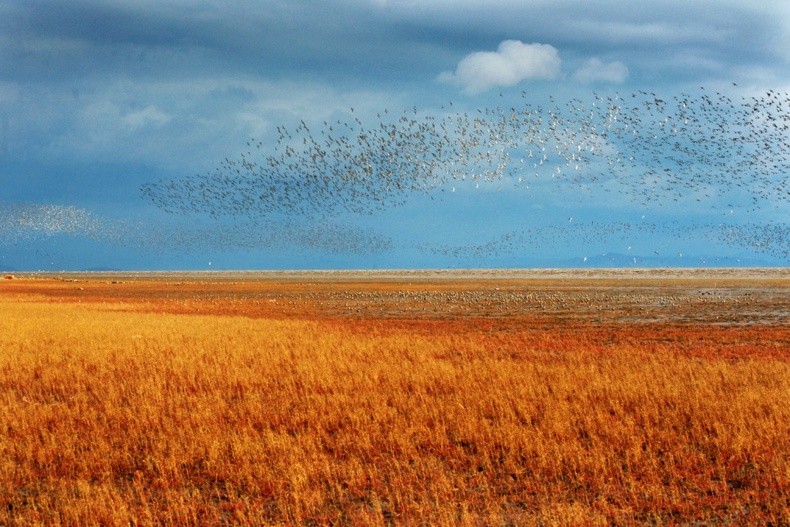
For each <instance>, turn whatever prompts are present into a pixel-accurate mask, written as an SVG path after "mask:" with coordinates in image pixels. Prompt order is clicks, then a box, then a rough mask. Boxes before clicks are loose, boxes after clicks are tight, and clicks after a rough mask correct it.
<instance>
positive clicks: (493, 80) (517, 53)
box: [439, 40, 561, 94]
mask: <svg viewBox="0 0 790 527" xmlns="http://www.w3.org/2000/svg"><path fill="white" fill-rule="evenodd" d="M560 63H561V61H560V57H559V53H558V52H557V49H556V48H554V47H553V46H550V45H548V44H538V43H533V44H524V43H523V42H521V41H519V40H504V41H502V42H501V43H500V44H499V47H498V48H497V50H496V51H476V52H474V53H471V54H469V55H467V56H466V57H464V58H463V59H461V61H460V62H459V63H458V67H457V68H456V70H455V73H452V72H449V71H446V72H443V73H442V74H441V75H439V80H440V81H442V82H452V83H454V84H458V85H459V86H461V87H463V89H464V90H465V91H466V92H468V93H471V94H475V93H480V92H484V91H486V90H488V89H490V88H493V87H495V86H513V85H515V84H518V83H519V82H521V81H524V80H528V79H555V78H557V77H558V76H559V73H560Z"/></svg>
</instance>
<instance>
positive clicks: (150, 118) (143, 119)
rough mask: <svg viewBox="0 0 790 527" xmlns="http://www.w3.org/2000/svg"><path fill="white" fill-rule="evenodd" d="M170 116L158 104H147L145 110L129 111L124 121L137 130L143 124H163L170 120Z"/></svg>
mask: <svg viewBox="0 0 790 527" xmlns="http://www.w3.org/2000/svg"><path fill="white" fill-rule="evenodd" d="M170 119H171V118H170V116H169V115H167V114H166V113H164V112H163V111H162V110H160V109H159V108H157V107H156V106H146V107H145V108H144V109H143V110H139V111H137V112H130V113H127V114H126V115H125V116H124V117H123V121H124V122H125V123H126V124H127V126H129V127H130V128H132V129H134V130H136V129H138V128H141V127H143V126H147V125H153V126H161V125H163V124H167V123H169V122H170Z"/></svg>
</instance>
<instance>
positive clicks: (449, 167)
mask: <svg viewBox="0 0 790 527" xmlns="http://www.w3.org/2000/svg"><path fill="white" fill-rule="evenodd" d="M700 91H701V93H700V94H699V95H697V96H692V95H688V94H681V95H678V96H674V97H671V98H661V97H659V96H658V95H656V94H655V93H648V92H644V91H640V92H635V93H632V94H630V95H624V96H621V95H619V94H614V95H611V96H601V95H598V94H595V93H594V94H593V95H592V97H591V98H590V99H589V100H587V101H583V100H581V99H573V100H570V101H568V102H567V103H565V104H562V105H560V104H558V103H554V102H553V101H552V106H549V107H542V106H533V105H531V104H530V103H528V102H526V99H525V102H524V104H523V105H521V106H520V107H518V108H517V107H515V106H511V107H509V108H502V107H496V108H493V109H490V108H486V109H480V110H477V111H476V112H472V113H469V112H464V113H451V112H449V113H448V112H446V111H445V113H443V114H441V115H435V114H433V113H426V114H422V113H420V112H419V111H418V109H417V108H416V107H415V108H412V109H411V110H407V111H405V112H403V113H402V114H401V115H400V116H398V117H392V116H391V114H390V112H388V111H387V110H385V111H384V112H383V114H381V113H379V114H378V115H377V119H378V121H377V123H376V124H375V125H374V126H366V125H364V124H363V122H362V120H361V119H360V118H359V117H356V116H355V115H354V113H353V109H352V112H351V113H350V116H349V118H348V119H345V120H341V119H337V120H335V121H334V122H327V121H324V122H323V125H322V126H320V127H319V128H318V129H317V130H316V131H313V130H312V129H311V127H310V126H308V124H307V123H306V122H305V121H304V120H302V121H301V123H300V124H299V125H298V126H297V127H296V128H295V129H294V130H288V129H286V128H285V127H282V126H280V127H278V128H277V130H278V137H277V139H276V144H275V145H274V147H273V151H272V149H270V145H268V144H264V143H263V142H260V141H258V142H256V141H254V140H252V141H250V142H248V144H247V146H248V150H247V151H246V152H244V153H242V154H241V156H240V157H239V158H238V159H230V158H225V160H224V162H222V163H221V165H220V166H219V167H217V169H216V170H215V171H214V172H211V173H208V174H201V175H195V176H190V177H185V178H183V179H179V180H168V181H163V182H159V183H153V184H149V185H146V186H144V187H143V189H142V190H143V194H144V195H145V196H146V197H147V198H148V199H149V200H151V201H153V202H154V203H156V204H157V205H158V206H160V207H161V208H162V209H164V210H167V211H171V212H178V213H194V212H199V213H208V214H210V215H213V216H243V217H246V218H250V217H265V216H269V215H275V214H284V215H290V216H294V215H297V216H302V217H304V216H310V217H319V216H325V215H331V214H333V213H337V212H343V211H349V212H354V213H371V212H375V211H376V210H379V209H386V208H390V207H393V206H397V205H400V204H402V203H404V202H405V201H406V200H407V199H408V197H409V195H410V194H411V193H414V192H421V193H431V192H433V191H435V190H437V189H443V190H451V189H453V188H455V186H457V185H459V184H461V182H463V181H467V180H469V181H474V182H476V183H475V184H476V185H479V184H484V183H491V182H496V183H497V184H498V185H502V184H503V183H504V184H508V183H510V184H513V185H516V186H518V185H519V184H523V185H528V184H529V182H530V181H532V180H534V178H541V177H543V178H550V179H554V180H557V181H558V182H564V183H566V184H568V183H570V184H574V185H579V186H582V185H595V184H600V183H601V182H603V181H612V182H613V183H615V184H616V185H617V187H618V188H619V189H620V190H621V191H622V192H625V193H629V194H631V196H632V197H633V199H635V200H636V201H638V202H640V203H645V204H647V203H651V202H655V203H658V204H662V203H666V202H668V201H672V200H678V199H682V198H683V197H684V196H687V195H689V194H690V193H693V194H694V195H695V196H697V197H696V199H697V200H699V201H706V200H712V198H714V197H721V196H726V195H727V194H728V193H730V192H731V191H736V193H737V194H739V195H748V197H749V198H750V200H751V206H752V207H753V208H757V207H760V206H762V205H764V204H766V203H777V202H781V203H785V202H787V201H788V198H789V197H790V187H788V184H787V183H788V177H787V176H788V174H789V173H790V142H788V130H789V128H788V127H789V126H790V112H789V111H788V110H790V97H789V96H788V95H787V94H779V93H777V92H774V91H768V92H767V93H766V94H765V95H763V96H761V97H743V98H741V99H740V100H738V101H734V100H732V99H731V98H729V97H727V96H726V95H724V94H722V93H718V92H717V93H715V94H713V95H708V94H707V93H705V90H704V89H701V90H700ZM523 97H525V98H526V94H524V95H523ZM451 107H452V106H450V108H451Z"/></svg>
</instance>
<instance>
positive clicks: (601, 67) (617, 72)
mask: <svg viewBox="0 0 790 527" xmlns="http://www.w3.org/2000/svg"><path fill="white" fill-rule="evenodd" d="M627 77H628V68H627V67H626V65H625V64H623V63H622V62H620V61H615V62H610V63H608V64H604V63H603V62H602V61H601V59H598V58H596V57H593V58H591V59H590V60H588V61H587V62H585V63H584V65H583V66H582V67H581V68H579V69H578V70H576V72H575V73H574V74H573V78H574V79H575V80H577V81H579V82H583V83H585V84H590V83H593V82H612V83H616V84H619V83H621V82H623V81H624V80H625V79H626V78H627Z"/></svg>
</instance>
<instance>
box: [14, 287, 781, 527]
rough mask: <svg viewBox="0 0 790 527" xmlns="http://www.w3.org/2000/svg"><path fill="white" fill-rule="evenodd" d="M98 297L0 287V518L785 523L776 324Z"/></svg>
mask: <svg viewBox="0 0 790 527" xmlns="http://www.w3.org/2000/svg"><path fill="white" fill-rule="evenodd" d="M17 282H19V281H15V283H17ZM86 289H90V288H89V287H87V286H86ZM88 292H89V293H90V294H91V295H94V294H93V293H91V292H90V291H88ZM187 296H188V295H187ZM96 298H98V297H96V296H95V295H94V296H93V299H94V301H89V300H90V298H88V297H82V298H80V301H79V302H78V301H76V300H74V299H70V300H69V301H65V302H62V300H63V298H59V297H53V296H49V297H42V296H40V295H39V296H36V295H33V294H32V293H30V294H28V293H26V294H19V295H16V296H14V295H10V294H7V293H4V294H2V295H0V524H3V525H37V524H45V525H91V524H101V525H217V524H220V525H221V524H234V525H275V524H276V525H282V524H290V525H316V524H318V525H326V524H338V523H339V524H350V525H388V524H427V525H480V524H483V525H489V524H491V525H501V524H504V525H520V524H541V525H574V524H575V525H609V524H613V523H616V524H626V525H627V524H644V523H649V524H658V525H664V524H666V525H673V524H684V523H685V524H688V523H694V522H698V523H700V524H701V523H704V522H711V524H716V522H718V523H721V524H742V523H751V524H773V525H781V524H788V523H790V502H789V501H788V496H790V461H788V460H790V442H789V441H788V440H787V438H788V437H790V405H788V404H787V401H788V400H790V363H789V362H788V358H790V353H789V352H788V347H787V342H788V330H787V328H785V327H783V326H776V327H760V328H751V327H720V326H710V325H707V326H706V325H699V324H698V325H693V324H692V325H688V324H686V325H673V324H652V325H651V324H644V325H639V324H617V325H605V324H604V325H593V324H588V323H585V322H579V321H574V320H573V318H572V317H569V318H568V317H566V319H565V322H559V321H557V320H555V321H553V322H552V324H551V325H550V326H547V324H546V323H545V320H541V319H540V318H539V316H538V315H536V316H535V317H534V318H529V317H519V318H517V319H512V320H503V319H497V320H489V319H484V318H474V319H468V320H459V319H457V318H447V319H441V320H417V319H413V318H406V319H403V318H401V319H393V318H386V317H385V318H379V319H373V318H357V319H354V318H349V317H325V318H320V317H319V318H316V317H312V318H309V319H308V318H306V317H296V316H288V317H279V318H278V317H273V316H267V317H246V316H238V314H228V312H227V311H228V305H227V302H228V301H227V300H222V299H219V300H218V299H217V298H216V297H213V298H204V299H203V300H201V301H200V302H202V303H201V304H200V310H198V309H195V310H194V313H192V314H184V313H181V312H179V313H173V312H171V311H172V309H170V308H167V309H165V308H166V307H167V306H168V305H170V304H165V303H162V304H161V305H160V304H157V303H156V302H154V303H153V304H152V302H151V301H149V300H145V299H144V297H143V296H140V298H139V299H138V300H137V301H136V302H134V303H129V302H128V301H124V302H123V303H121V302H120V301H116V302H113V301H110V300H108V299H107V298H104V299H103V300H102V301H95V300H96ZM102 302H104V303H102ZM195 302H197V300H195ZM212 306H213V307H212ZM171 307H172V306H171ZM311 309H313V310H319V309H320V306H313V307H312V308H311ZM198 313H200V314H198ZM270 314H271V313H270Z"/></svg>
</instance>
